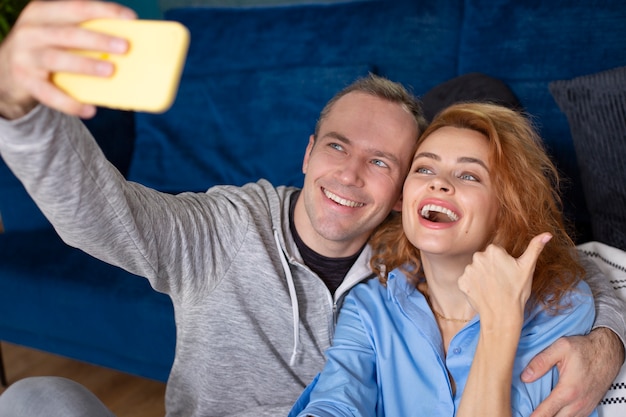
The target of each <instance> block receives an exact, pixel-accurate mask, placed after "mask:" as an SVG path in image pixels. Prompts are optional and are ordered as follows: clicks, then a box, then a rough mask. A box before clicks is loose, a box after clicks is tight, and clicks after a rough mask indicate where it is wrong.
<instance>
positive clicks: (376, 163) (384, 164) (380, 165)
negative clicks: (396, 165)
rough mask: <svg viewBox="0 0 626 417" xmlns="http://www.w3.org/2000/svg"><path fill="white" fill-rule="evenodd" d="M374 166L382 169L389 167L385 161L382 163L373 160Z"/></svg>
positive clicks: (378, 160)
mask: <svg viewBox="0 0 626 417" xmlns="http://www.w3.org/2000/svg"><path fill="white" fill-rule="evenodd" d="M372 164H374V165H376V166H379V167H381V168H387V167H388V165H387V164H386V163H385V162H384V161H381V160H380V159H373V160H372Z"/></svg>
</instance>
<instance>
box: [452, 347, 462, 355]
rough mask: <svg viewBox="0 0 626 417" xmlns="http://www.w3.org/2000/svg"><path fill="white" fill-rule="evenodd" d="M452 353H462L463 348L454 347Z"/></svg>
mask: <svg viewBox="0 0 626 417" xmlns="http://www.w3.org/2000/svg"><path fill="white" fill-rule="evenodd" d="M452 353H454V354H455V355H458V354H459V353H461V348H454V350H453V351H452Z"/></svg>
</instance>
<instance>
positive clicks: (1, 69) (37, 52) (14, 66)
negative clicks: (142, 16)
mask: <svg viewBox="0 0 626 417" xmlns="http://www.w3.org/2000/svg"><path fill="white" fill-rule="evenodd" d="M96 19H115V20H125V21H135V19H136V15H135V13H134V12H133V11H132V10H131V9H129V8H127V7H124V6H121V5H119V4H115V3H109V2H99V1H82V0H67V1H66V0H60V1H37V0H35V1H32V2H30V3H29V4H28V5H27V6H26V8H25V9H24V11H23V12H22V14H21V15H20V17H19V18H18V20H17V22H16V24H15V26H14V27H13V29H12V30H11V32H10V33H9V35H8V36H7V38H6V39H5V40H4V41H3V42H2V44H0V116H2V117H4V118H7V119H15V118H18V117H21V116H24V115H25V114H26V113H28V112H29V111H30V110H31V109H32V108H33V107H34V106H35V105H36V104H37V103H38V102H40V103H42V104H44V105H46V106H49V107H52V108H55V109H57V110H60V111H63V112H65V113H68V114H72V115H76V116H80V117H83V118H89V117H91V116H93V115H94V114H95V111H96V107H95V105H94V103H83V102H81V99H77V98H75V97H74V96H72V95H71V94H70V93H69V92H66V91H64V90H63V89H62V88H59V87H58V86H57V85H55V84H54V83H53V82H52V79H53V78H54V77H53V74H55V73H71V74H82V75H85V76H91V77H93V78H98V77H100V78H105V79H109V78H111V79H113V78H115V74H116V71H118V68H116V63H115V62H113V61H112V60H109V59H104V60H103V59H99V58H100V57H102V55H98V54H104V56H105V57H107V56H113V55H124V54H127V53H129V52H130V51H131V47H132V39H127V38H126V37H125V34H121V35H122V36H116V35H115V34H110V33H106V32H102V31H97V30H91V29H89V28H88V27H84V26H81V25H87V26H88V24H86V22H88V21H94V20H96ZM76 51H90V52H89V53H76ZM90 53H91V54H93V53H95V54H96V56H93V55H91V56H90ZM161 82H164V81H163V80H161Z"/></svg>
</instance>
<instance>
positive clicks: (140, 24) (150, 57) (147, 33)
mask: <svg viewBox="0 0 626 417" xmlns="http://www.w3.org/2000/svg"><path fill="white" fill-rule="evenodd" d="M82 26H83V27H85V28H87V29H89V30H93V31H99V32H102V33H106V34H110V35H114V36H118V37H121V38H124V39H126V40H127V41H128V42H129V48H128V51H127V52H126V53H125V54H107V53H102V52H93V51H76V53H79V54H84V55H86V56H91V57H95V58H98V59H103V60H108V61H110V62H112V63H113V64H114V66H115V71H114V73H113V75H112V76H110V77H96V76H90V75H83V74H75V73H67V72H57V73H54V74H52V82H53V83H54V84H55V85H57V86H58V87H59V88H60V89H62V90H63V91H65V92H66V93H67V94H68V95H70V96H72V97H73V98H75V99H76V100H78V101H80V102H83V103H87V104H94V105H97V106H103V107H111V108H117V109H123V110H135V111H144V112H151V113H162V112H164V111H166V110H167V109H169V107H170V106H171V105H172V103H173V101H174V98H175V97H176V92H177V90H178V84H179V82H180V76H181V73H182V70H183V66H184V64H185V58H186V56H187V49H188V47H189V31H188V30H187V28H186V27H185V26H184V25H182V24H180V23H178V22H173V21H165V20H122V19H95V20H90V21H87V22H85V23H83V24H82Z"/></svg>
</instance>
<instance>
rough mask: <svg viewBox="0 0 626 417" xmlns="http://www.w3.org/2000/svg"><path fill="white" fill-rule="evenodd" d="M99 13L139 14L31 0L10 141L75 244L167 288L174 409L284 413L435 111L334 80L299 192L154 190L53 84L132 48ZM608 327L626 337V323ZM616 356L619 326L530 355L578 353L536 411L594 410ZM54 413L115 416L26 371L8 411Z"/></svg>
mask: <svg viewBox="0 0 626 417" xmlns="http://www.w3.org/2000/svg"><path fill="white" fill-rule="evenodd" d="M95 17H113V18H133V17H134V15H133V13H132V12H131V11H129V10H128V9H126V8H123V7H121V6H119V5H115V4H106V3H96V2H84V1H78V2H61V1H60V2H32V3H31V4H30V5H29V6H28V7H27V8H26V9H25V11H24V12H23V14H22V16H21V17H20V19H19V20H18V22H17V24H16V26H15V27H14V29H13V31H12V32H11V34H10V35H9V36H8V38H7V39H6V41H5V42H4V43H3V44H2V45H0V116H1V118H2V120H0V153H1V154H2V156H3V158H4V159H5V161H6V162H7V164H8V165H9V166H10V167H11V169H12V170H13V171H14V172H15V173H16V174H17V176H18V177H19V178H20V179H21V180H22V181H23V183H24V185H25V186H26V188H27V190H28V191H29V192H30V193H31V195H32V196H33V198H34V199H35V201H36V202H37V203H38V205H39V206H40V208H41V209H42V211H43V212H44V213H45V214H46V216H47V217H48V218H49V219H50V220H51V222H52V223H53V224H54V225H55V228H56V229H57V230H58V231H59V233H60V235H61V236H62V237H63V239H64V240H65V241H66V242H68V243H69V244H70V245H74V246H77V247H80V248H81V249H83V250H85V251H86V252H88V253H90V254H92V255H94V256H96V257H98V258H100V259H102V260H104V261H106V262H110V263H112V264H115V265H118V266H121V267H123V268H125V269H127V270H129V271H131V272H133V273H135V274H138V275H141V276H144V277H146V278H147V279H148V280H149V281H150V283H151V284H152V286H153V287H154V288H155V289H156V290H158V291H162V292H165V293H167V294H168V295H170V297H171V298H172V301H173V303H174V308H175V312H176V325H177V346H176V358H175V361H174V364H173V367H172V372H171V375H170V379H169V381H168V387H167V394H166V396H167V398H166V407H167V413H168V415H169V416H189V417H191V416H194V417H200V416H202V417H206V416H227V415H233V416H239V417H241V416H253V415H254V416H262V415H267V416H270V415H271V416H277V415H281V414H282V415H286V414H287V412H288V410H289V409H290V407H291V405H292V403H293V401H295V399H296V398H297V397H298V395H299V393H300V391H301V390H302V389H303V388H304V386H305V385H306V384H307V383H308V382H310V380H311V379H312V378H313V376H314V375H315V374H316V373H317V372H318V371H319V370H321V369H322V367H323V364H324V362H325V358H324V351H325V350H326V348H327V347H328V346H329V344H330V340H331V337H332V333H333V326H334V324H333V323H334V321H333V318H334V314H335V313H336V310H337V308H338V307H339V305H340V301H341V299H342V296H343V295H344V294H345V293H346V291H348V290H349V289H350V288H351V287H352V286H353V285H355V284H356V283H358V282H360V281H362V280H363V279H366V278H368V277H369V276H370V275H371V272H370V271H369V268H368V266H367V265H368V260H369V253H370V252H369V248H368V247H367V240H368V238H369V236H370V234H371V232H372V231H373V230H374V229H375V228H376V227H377V226H378V225H379V224H380V223H381V222H382V221H383V220H384V219H385V218H386V217H387V215H388V214H389V213H390V211H391V210H392V209H394V208H398V207H399V199H400V195H401V189H402V184H403V181H404V177H405V175H406V173H407V171H408V168H409V164H410V161H411V158H412V155H413V151H414V146H415V141H416V139H417V136H418V134H419V132H420V131H421V128H422V125H423V122H422V119H423V117H422V115H421V109H420V107H419V104H418V103H417V102H416V101H415V100H414V99H413V98H412V97H411V96H410V95H409V94H408V93H407V92H406V91H405V90H404V89H403V88H402V87H401V86H399V85H397V84H395V83H391V82H389V81H387V80H384V79H380V78H377V77H370V78H366V79H364V80H361V81H358V82H356V83H355V84H353V85H352V86H351V87H349V88H348V89H347V90H345V91H343V92H341V93H340V94H338V95H337V96H336V97H335V98H334V99H332V100H331V101H330V102H329V104H328V105H327V106H326V107H325V109H324V110H323V111H322V114H321V116H320V120H319V122H318V124H317V126H316V129H315V133H314V135H312V136H311V138H310V141H309V145H308V147H307V149H306V154H305V157H304V162H303V172H304V173H305V180H304V186H303V188H302V190H296V189H293V188H285V187H278V188H274V187H272V186H270V185H269V184H268V183H267V182H265V181H262V180H261V181H259V182H258V183H254V184H248V185H246V186H244V187H230V186H224V187H215V188H212V189H210V190H209V191H207V193H199V194H192V193H186V194H181V195H178V196H173V195H168V194H162V193H158V192H156V191H154V190H150V189H147V188H145V187H142V186H140V185H138V184H133V183H128V182H126V181H125V180H124V179H123V178H122V177H121V176H120V175H119V173H118V172H117V171H116V170H115V169H114V168H113V167H112V166H111V165H110V164H109V163H108V162H107V161H106V159H105V158H104V156H103V155H102V153H101V151H100V150H99V149H98V147H97V145H96V144H95V142H94V140H93V138H91V136H90V135H89V133H88V132H87V131H86V130H85V129H84V127H83V125H82V123H80V121H79V120H78V119H76V118H74V117H70V116H68V115H67V114H70V115H77V116H81V117H90V116H92V115H93V113H94V111H95V109H94V108H93V107H92V106H87V105H82V104H80V103H77V102H75V101H74V100H72V99H71V98H69V97H67V96H65V95H64V94H62V93H61V92H60V91H59V90H57V89H55V88H54V86H53V85H52V84H50V82H49V74H50V73H51V72H52V71H77V72H84V73H88V74H96V75H103V76H106V75H108V74H110V73H111V71H112V68H110V67H109V66H108V65H107V64H106V63H102V62H95V61H91V60H89V59H86V58H81V57H77V56H75V55H72V54H71V53H68V51H67V49H69V48H72V49H75V48H79V49H80V48H82V49H90V50H103V51H106V52H123V51H124V49H125V47H126V45H125V43H124V42H120V41H119V40H115V39H111V38H110V37H107V36H104V35H99V34H94V33H88V32H86V31H84V30H82V29H80V28H78V27H76V24H77V23H79V22H81V21H84V20H87V19H89V18H95ZM38 103H41V105H40V104H38ZM51 109H56V110H60V111H61V112H64V113H67V114H63V113H61V112H57V111H54V110H51ZM70 179H71V180H70ZM600 278H601V277H600ZM601 280H602V279H600V281H601ZM603 300H604V298H603V297H600V298H599V301H600V304H601V305H604V304H605V303H604V304H603ZM613 301H614V300H606V303H612V302H613ZM605 310H606V309H605ZM609 310H610V308H609ZM601 314H602V313H601ZM605 319H606V321H607V322H610V321H611V320H612V319H615V317H614V316H611V317H609V318H605ZM616 320H617V321H619V322H620V323H622V324H623V317H621V316H619V317H618V318H617V319H616ZM599 325H600V326H605V325H606V324H603V323H601V322H600V323H599ZM613 327H615V330H616V332H618V334H620V337H621V335H622V334H623V333H624V330H623V327H620V326H619V325H614V326H613ZM599 356H601V358H602V360H598V357H599ZM622 361H623V344H622V342H621V341H620V339H619V338H618V337H617V336H616V335H615V333H613V332H611V331H610V330H607V329H598V330H595V331H594V332H592V334H591V335H590V336H588V337H580V338H576V339H574V338H572V339H567V340H564V341H562V342H561V343H559V344H558V345H555V346H554V347H553V349H552V350H551V351H549V352H547V353H546V354H544V356H540V357H539V358H538V360H537V362H536V363H535V364H534V365H533V368H531V369H534V371H535V373H536V374H541V373H543V372H545V371H546V370H547V369H548V368H550V367H552V366H553V365H554V364H555V363H557V362H558V363H561V364H565V365H566V366H564V367H562V368H561V369H562V370H563V372H562V377H561V382H560V383H559V384H560V385H559V386H560V388H557V389H556V390H555V391H554V393H553V394H554V395H555V397H554V398H553V400H552V401H548V402H546V404H545V407H544V409H543V411H540V410H538V413H539V412H541V413H544V414H537V415H538V416H539V415H546V416H547V415H555V414H556V412H557V411H558V410H561V409H563V411H562V413H563V415H577V414H578V413H585V412H586V411H588V410H590V409H591V408H593V407H594V406H595V405H596V404H597V401H598V400H599V399H600V398H601V396H602V395H603V393H604V391H606V389H607V387H608V386H609V384H610V383H611V381H612V380H613V378H614V376H615V375H616V373H617V371H618V369H619V366H620V365H621V363H622ZM592 367H593V369H592ZM570 369H572V370H570ZM583 375H584V379H585V380H584V381H583ZM594 376H595V377H594ZM592 377H594V378H595V379H596V380H597V381H596V382H597V383H592V384H590V383H589V378H592ZM42 398H46V399H45V400H43V399H42ZM574 400H575V401H574ZM55 413H58V414H59V415H63V416H65V417H68V416H80V415H89V416H90V417H97V416H110V415H111V414H110V412H109V411H108V410H106V409H105V408H104V406H103V405H102V404H100V402H99V401H98V400H97V399H96V398H94V397H93V396H92V395H91V394H90V393H88V392H86V391H85V390H84V389H83V388H81V387H77V386H76V385H74V384H72V383H71V382H69V381H67V380H59V379H53V378H50V379H34V380H32V379H31V380H24V381H22V382H18V383H16V384H14V385H13V386H11V387H10V388H9V389H8V390H7V391H6V392H5V393H4V394H3V395H2V396H0V415H2V416H3V417H11V416H13V415H20V416H37V415H54V414H55Z"/></svg>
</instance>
